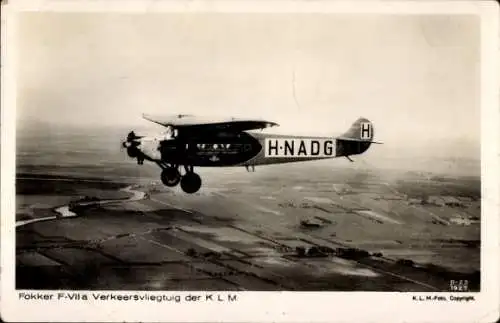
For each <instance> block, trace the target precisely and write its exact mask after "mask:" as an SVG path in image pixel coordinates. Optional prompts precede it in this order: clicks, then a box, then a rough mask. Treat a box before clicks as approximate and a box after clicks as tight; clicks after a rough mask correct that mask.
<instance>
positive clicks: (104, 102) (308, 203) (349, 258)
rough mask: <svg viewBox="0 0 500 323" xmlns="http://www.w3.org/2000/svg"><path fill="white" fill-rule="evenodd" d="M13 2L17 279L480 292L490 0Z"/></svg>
mask: <svg viewBox="0 0 500 323" xmlns="http://www.w3.org/2000/svg"><path fill="white" fill-rule="evenodd" d="M399 3H404V1H401V2H399ZM465 3H467V2H465ZM490 7H491V8H489V11H488V12H490V11H494V9H495V6H494V5H493V6H490ZM208 8H210V6H208ZM496 9H497V10H498V5H497V6H496ZM11 16H14V17H15V19H13V20H15V22H13V23H12V24H11V25H12V26H15V33H13V35H14V36H12V37H11V38H9V39H11V40H12V41H11V42H9V43H6V45H7V47H8V46H9V45H12V44H13V45H12V46H15V51H14V53H15V56H13V57H12V56H7V58H8V59H7V60H6V62H7V64H9V63H10V64H11V65H9V70H8V71H9V72H10V73H12V75H15V78H14V77H12V80H13V81H12V82H13V85H12V86H11V87H10V90H11V91H10V93H11V100H12V102H14V101H15V103H14V105H15V107H14V110H13V111H15V113H11V114H10V115H11V116H13V118H14V119H12V123H13V125H12V127H13V128H15V129H14V131H13V133H14V135H15V141H13V142H12V143H11V144H12V145H15V148H14V150H13V152H12V153H14V154H15V156H13V157H12V160H14V159H15V161H14V162H13V165H14V169H12V170H11V175H9V176H8V177H12V179H13V181H14V183H11V184H12V185H14V186H13V187H14V189H13V192H14V196H13V199H11V200H9V201H10V203H12V208H11V209H12V210H13V212H14V213H15V215H14V214H13V215H12V219H13V218H14V217H15V220H12V222H9V226H10V227H9V229H8V230H9V235H10V237H11V238H12V242H11V243H12V246H13V251H12V258H13V259H11V260H9V261H10V264H11V265H12V266H13V271H14V273H15V276H13V277H15V280H14V281H12V282H11V284H13V285H14V289H15V290H17V291H25V290H26V291H30V293H35V294H36V293H43V292H44V291H67V293H68V295H71V293H72V292H76V291H82V290H83V291H143V292H160V291H162V292H164V291H181V292H192V291H204V292H210V291H228V292H234V293H240V292H243V295H244V292H264V291H265V292H379V293H380V294H384V292H385V293H386V292H403V293H412V294H411V295H419V293H424V295H439V293H444V292H446V293H450V292H451V293H453V292H455V293H469V294H468V295H471V294H470V293H472V295H474V293H481V292H482V291H483V292H484V288H485V284H484V281H485V280H484V279H485V278H484V268H485V267H484V266H485V259H484V256H482V255H484V252H485V250H483V249H482V248H484V240H483V239H484V237H485V232H484V228H485V221H489V219H488V220H487V219H486V217H489V218H491V217H494V216H495V213H496V216H498V205H496V208H497V209H492V208H491V207H489V208H488V209H485V200H486V198H485V196H486V197H488V198H487V200H488V201H490V202H489V203H490V205H491V201H493V202H494V201H495V200H496V201H498V196H496V195H495V196H491V195H490V194H491V193H490V192H493V194H495V193H496V194H497V195H498V170H497V169H495V168H494V167H498V165H497V163H498V161H493V162H489V164H488V165H490V167H489V168H487V169H486V168H485V165H486V164H487V163H488V161H487V160H486V159H485V158H491V156H492V155H493V158H494V157H495V154H496V156H497V159H498V153H495V152H496V151H497V149H498V146H499V145H498V124H496V126H495V125H494V126H493V127H492V126H491V125H489V126H488V125H487V124H486V123H485V120H490V121H495V120H496V121H497V122H498V119H497V118H498V116H497V115H498V104H497V102H493V109H492V106H491V105H490V106H486V105H485V101H484V100H485V99H483V97H484V93H485V90H484V89H485V88H486V86H487V85H486V84H485V83H484V75H483V73H484V71H485V68H484V66H483V59H484V57H485V56H484V55H483V52H482V48H483V47H482V46H483V45H484V43H483V42H484V39H483V40H482V38H481V35H482V28H481V27H482V16H481V14H480V10H478V11H477V12H476V13H474V10H473V11H472V12H471V13H467V12H465V11H464V13H456V12H451V13H446V12H443V13H436V12H425V11H423V12H417V13H412V12H411V11H408V10H407V11H403V12H402V13H398V14H391V13H390V12H379V11H378V12H377V11H372V12H370V11H363V12H355V11H352V12H344V11H341V12H336V11H328V10H325V11H321V10H303V11H300V10H298V11H297V10H295V11H293V10H292V11H287V10H276V11H272V10H262V11H259V10H256V11H252V10H248V11H245V10H237V11H236V12H231V11H230V10H194V11H190V10H187V9H186V10H178V11H176V10H170V11H169V10H167V11H162V10H154V7H153V9H148V10H143V11H139V10H138V11H137V12H132V10H130V11H121V10H109V11H106V10H26V11H23V10H20V11H17V12H15V13H11ZM493 16H495V15H493ZM483 18H484V17H483ZM495 41H496V40H495ZM4 44H5V43H4V42H3V41H2V47H3V48H2V51H3V50H4V49H5V48H4V47H5V45H4ZM7 50H8V49H7ZM2 54H3V53H2ZM497 56H498V55H497ZM2 61H3V59H2ZM2 65H4V64H2ZM496 70H497V69H496ZM2 73H4V71H2ZM3 80H4V79H2V81H3ZM2 83H3V82H2ZM495 90H496V89H495ZM490 97H491V96H490ZM2 98H4V93H2ZM496 99H498V98H496ZM2 105H4V104H2ZM495 109H496V110H495ZM2 110H4V109H2ZM3 112H4V111H3ZM485 113H491V114H490V116H489V117H488V116H486V117H485ZM2 127H4V114H2ZM495 127H496V128H495ZM485 129H489V130H487V131H495V132H494V133H492V132H490V133H489V134H488V133H487V134H486V137H485V132H486V130H485ZM2 130H5V129H2ZM5 131H7V130H5ZM4 137H5V133H2V158H3V157H5V156H4V155H5V153H4V148H5V145H4V139H5V138H4ZM488 138H489V139H491V141H490V142H489V143H488V141H485V140H488ZM485 145H488V146H489V147H491V150H492V153H493V154H489V153H486V152H485V150H486V149H485ZM485 156H486V157H485ZM4 165H5V163H3V164H2V175H4ZM490 172H491V173H490ZM488 174H490V175H488ZM495 176H496V180H495V179H493V181H492V177H493V178H495ZM2 177H4V176H2ZM487 178H489V181H490V182H489V183H492V182H493V186H494V187H493V188H487V186H488V185H486V184H485V180H487ZM4 179H5V177H4ZM495 183H496V186H495ZM2 185H4V184H2ZM490 187H491V185H490ZM2 188H4V186H2ZM489 189H491V190H492V191H489ZM485 194H486V195H485ZM2 204H4V194H3V193H2ZM493 204H494V203H493ZM3 206H4V205H3ZM488 210H489V212H487V211H488ZM491 211H493V212H491ZM5 214H6V213H5ZM9 216H10V215H9ZM2 220H4V211H2ZM14 223H15V224H14ZM4 224H5V223H4V222H2V227H4ZM491 225H493V226H494V225H496V227H498V224H497V222H491ZM491 225H490V229H491ZM494 232H497V231H494ZM2 235H3V236H2V240H4V239H5V238H6V237H5V235H4V232H2ZM489 237H490V238H492V239H497V238H496V237H491V235H489ZM494 241H497V240H493V242H494ZM3 243H4V242H3ZM4 245H5V244H4ZM489 245H490V246H491V245H493V246H495V243H493V244H491V243H490V244H489ZM496 246H497V248H498V244H496ZM14 249H15V251H14ZM4 250H5V249H2V253H4ZM487 250H488V252H489V254H490V255H491V257H494V256H496V257H497V256H498V255H496V254H493V253H492V252H493V250H492V249H487ZM3 261H4V260H3ZM23 295H25V296H19V297H17V296H16V300H17V298H19V299H22V298H23V297H25V298H26V299H27V298H29V297H31V296H29V295H34V294H23ZM235 295H236V294H235ZM238 295H239V294H238ZM65 297H66V296H65ZM75 297H76V296H75ZM433 297H434V296H433ZM234 298H235V299H236V296H234ZM408 298H410V296H408ZM414 300H415V299H414ZM372 305H375V304H372ZM386 306H387V304H386ZM395 306H396V305H395ZM479 316H480V315H479Z"/></svg>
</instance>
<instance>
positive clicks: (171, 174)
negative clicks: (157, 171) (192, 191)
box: [161, 166, 181, 187]
mask: <svg viewBox="0 0 500 323" xmlns="http://www.w3.org/2000/svg"><path fill="white" fill-rule="evenodd" d="M161 181H162V182H163V184H165V185H166V186H168V187H174V186H176V185H177V184H179V182H180V181H181V173H179V170H178V169H177V167H172V166H170V167H167V168H164V169H163V171H162V172H161Z"/></svg>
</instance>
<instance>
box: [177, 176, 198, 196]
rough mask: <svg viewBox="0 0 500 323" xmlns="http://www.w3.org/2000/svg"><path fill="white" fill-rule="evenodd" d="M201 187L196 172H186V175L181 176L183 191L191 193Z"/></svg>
mask: <svg viewBox="0 0 500 323" xmlns="http://www.w3.org/2000/svg"><path fill="white" fill-rule="evenodd" d="M200 187H201V178H200V176H199V175H198V174H196V173H193V172H188V173H186V175H184V176H182V179H181V188H182V190H183V191H184V192H186V193H188V194H193V193H196V192H198V190H199V189H200Z"/></svg>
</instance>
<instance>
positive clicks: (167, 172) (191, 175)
mask: <svg viewBox="0 0 500 323" xmlns="http://www.w3.org/2000/svg"><path fill="white" fill-rule="evenodd" d="M159 165H160V167H161V168H162V169H163V170H162V172H161V181H162V182H163V184H164V185H165V186H168V187H174V186H177V184H179V182H180V183H181V189H182V190H183V191H184V192H186V193H188V194H193V193H196V192H198V190H199V189H200V188H201V178H200V176H199V175H198V174H196V173H195V172H194V171H193V166H188V165H186V166H184V169H185V170H186V174H184V176H181V173H180V172H179V168H178V166H171V165H165V164H159Z"/></svg>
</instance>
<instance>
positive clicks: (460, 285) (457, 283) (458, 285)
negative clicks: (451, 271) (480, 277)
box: [450, 279, 469, 292]
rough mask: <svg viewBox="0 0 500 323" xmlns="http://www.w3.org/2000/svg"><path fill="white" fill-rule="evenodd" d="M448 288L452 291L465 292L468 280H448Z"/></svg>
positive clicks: (467, 288) (467, 287)
mask: <svg viewBox="0 0 500 323" xmlns="http://www.w3.org/2000/svg"><path fill="white" fill-rule="evenodd" d="M450 290H451V291H452V292H467V291H468V290H469V281H468V280H453V279H452V280H450Z"/></svg>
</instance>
